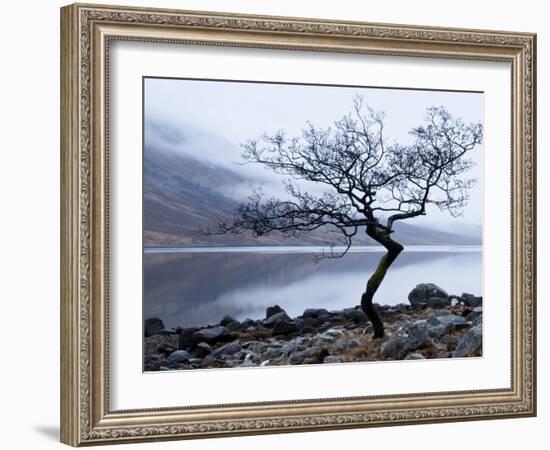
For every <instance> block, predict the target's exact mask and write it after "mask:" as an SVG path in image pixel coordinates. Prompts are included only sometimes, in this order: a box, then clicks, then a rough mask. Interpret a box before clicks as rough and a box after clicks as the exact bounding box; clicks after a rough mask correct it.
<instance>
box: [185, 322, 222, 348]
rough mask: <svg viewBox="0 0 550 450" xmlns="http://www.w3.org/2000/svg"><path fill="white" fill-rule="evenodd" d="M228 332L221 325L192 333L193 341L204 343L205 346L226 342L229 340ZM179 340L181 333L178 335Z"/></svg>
mask: <svg viewBox="0 0 550 450" xmlns="http://www.w3.org/2000/svg"><path fill="white" fill-rule="evenodd" d="M230 336H231V335H230V333H229V330H228V329H227V328H225V327H222V326H221V325H218V326H216V327H212V328H203V329H201V330H199V331H196V332H195V333H193V339H195V341H196V342H201V341H203V342H206V343H207V344H213V343H216V342H221V341H224V340H228V339H229V338H230ZM180 338H181V333H180Z"/></svg>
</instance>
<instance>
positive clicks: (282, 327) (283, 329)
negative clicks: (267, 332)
mask: <svg viewBox="0 0 550 450" xmlns="http://www.w3.org/2000/svg"><path fill="white" fill-rule="evenodd" d="M296 331H298V327H297V326H296V322H294V321H292V320H286V319H280V320H277V322H275V325H274V326H273V331H272V333H273V335H277V334H283V335H284V334H291V333H295V332H296Z"/></svg>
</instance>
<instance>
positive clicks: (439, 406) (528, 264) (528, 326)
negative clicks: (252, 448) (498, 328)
mask: <svg viewBox="0 0 550 450" xmlns="http://www.w3.org/2000/svg"><path fill="white" fill-rule="evenodd" d="M115 39H119V40H120V39H122V40H139V41H158V42H179V43H206V44H210V45H224V46H241V47H244V46H249V47H261V48H269V49H294V50H315V51H327V52H354V53H365V54H384V55H408V56H419V57H436V58H459V59H468V60H498V61H508V62H510V63H511V66H512V80H513V82H512V86H511V93H512V111H513V113H512V118H511V122H512V186H511V189H512V203H513V205H512V248H513V250H512V361H511V367H512V385H511V387H510V388H509V389H497V390H486V391H476V392H474V391H469V392H449V393H437V394H433V393H432V394H430V393H426V394H410V395H396V396H385V397H371V398H365V397H354V398H348V399H328V400H310V401H298V400H296V401H289V402H278V403H255V404H241V405H233V406H223V405H214V406H211V407H193V408H190V407H182V408H174V409H159V410H133V411H111V410H110V409H109V399H108V371H107V369H108V368H107V361H108V333H107V325H108V320H107V319H108V299H107V285H108V268H107V255H108V240H107V226H108V214H107V213H108V197H107V195H106V193H107V190H106V187H107V186H108V171H107V170H106V167H107V163H108V148H107V143H108V142H107V136H108V111H107V109H106V104H107V103H106V98H107V94H108V92H107V87H108V84H107V78H106V77H107V73H106V67H107V62H108V56H109V52H108V50H109V42H110V41H112V40H115ZM535 50H536V36H535V35H534V34H529V33H510V32H501V31H483V30H465V29H444V28H432V27H416V26H404V25H384V24H372V23H359V22H335V21H328V20H314V19H298V18H288V17H260V16H249V15H240V14H226V13H210V12H195V11H174V10H159V9H142V8H129V7H111V6H105V5H104V6H99V5H80V4H75V5H71V6H66V7H64V8H62V9H61V241H62V246H61V440H62V442H64V443H67V444H70V445H73V446H79V445H87V444H88V445H90V444H107V443H121V442H130V441H131V442H134V441H150V440H162V439H178V438H199V437H214V436H229V435H243V434H259V433H276V432H296V431H312V430H326V429H336V428H351V427H366V426H381V425H398V424H419V423H426V422H443V421H456V420H474V419H493V418H503V417H520V416H533V415H535V413H536V390H535V381H536V366H535V360H536V358H535V350H536V348H535V345H536V336H535V260H536V250H535V245H536V240H535V239H536V236H535V221H536V216H535V179H536V175H535V141H536V135H535V82H536V79H535Z"/></svg>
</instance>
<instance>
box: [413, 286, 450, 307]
mask: <svg viewBox="0 0 550 450" xmlns="http://www.w3.org/2000/svg"><path fill="white" fill-rule="evenodd" d="M448 297H449V296H448V294H447V293H446V292H445V291H444V290H443V289H441V288H440V287H439V286H436V285H435V284H432V283H421V284H418V285H416V287H415V288H414V289H413V290H412V291H411V292H410V293H409V303H410V304H411V305H412V306H417V305H420V304H421V303H426V304H427V305H428V306H430V303H432V304H434V305H435V304H439V303H438V301H437V300H435V299H441V300H439V302H443V301H447V302H448V304H450V300H449V299H448ZM432 307H436V306H432Z"/></svg>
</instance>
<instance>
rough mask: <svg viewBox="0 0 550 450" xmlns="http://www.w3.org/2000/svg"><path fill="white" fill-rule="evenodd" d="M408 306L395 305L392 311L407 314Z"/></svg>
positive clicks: (403, 304)
mask: <svg viewBox="0 0 550 450" xmlns="http://www.w3.org/2000/svg"><path fill="white" fill-rule="evenodd" d="M409 307H410V306H409V305H407V304H406V303H398V304H397V305H395V306H394V309H395V310H396V311H398V312H400V313H404V312H407V311H408V310H409Z"/></svg>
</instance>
